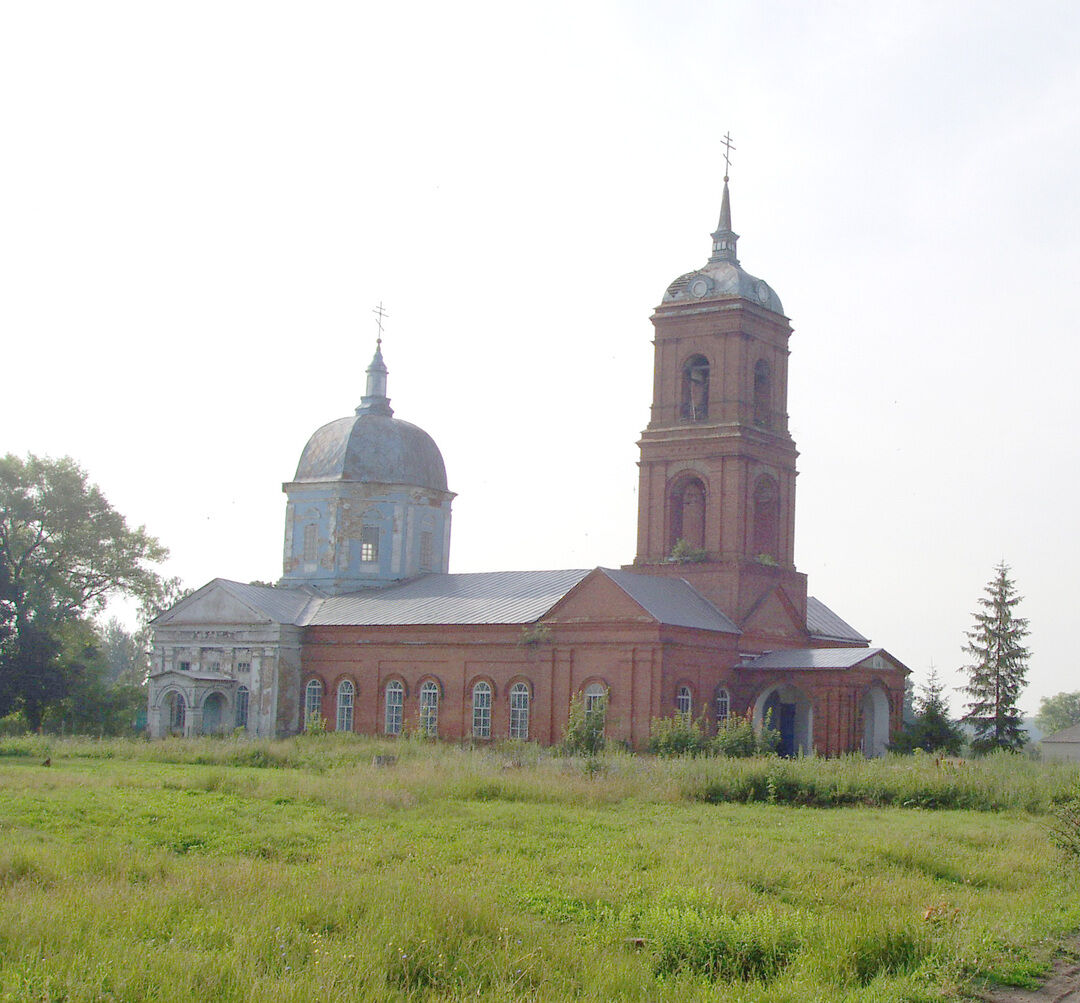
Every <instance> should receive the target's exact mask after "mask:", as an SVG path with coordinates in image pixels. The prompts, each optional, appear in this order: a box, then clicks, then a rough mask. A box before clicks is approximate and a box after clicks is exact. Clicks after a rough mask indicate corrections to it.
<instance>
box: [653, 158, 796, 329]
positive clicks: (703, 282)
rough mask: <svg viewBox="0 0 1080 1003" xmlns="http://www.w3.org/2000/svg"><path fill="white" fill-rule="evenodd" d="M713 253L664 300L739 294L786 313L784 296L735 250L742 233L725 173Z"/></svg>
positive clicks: (672, 287) (681, 278)
mask: <svg viewBox="0 0 1080 1003" xmlns="http://www.w3.org/2000/svg"><path fill="white" fill-rule="evenodd" d="M712 241H713V246H712V255H711V256H710V257H709V260H708V262H706V264H705V266H704V267H703V268H699V269H698V270H697V271H696V272H687V273H686V274H685V275H680V276H679V277H678V278H677V279H676V280H675V281H674V282H672V283H671V285H670V286H668V287H667V290H666V291H665V292H664V300H663V302H664V303H685V302H694V301H695V300H712V299H723V298H725V297H728V296H738V297H739V298H740V299H744V300H749V301H750V302H751V303H759V304H761V306H763V307H765V309H766V310H772V311H773V312H774V313H780V314H782V313H783V312H784V307H783V304H782V303H781V302H780V297H779V296H777V295H776V293H775V292H774V291H773V288H772V286H770V285H769V283H768V282H766V281H765V280H764V279H759V278H756V277H755V276H753V275H751V274H750V273H749V272H747V271H744V270H743V268H742V266H741V265H740V264H739V259H738V257H737V256H736V254H735V246H736V245H737V244H738V242H739V235H738V234H737V233H736V232H735V231H734V230H732V229H731V195H730V193H729V191H728V179H727V176H726V175H725V177H724V198H723V202H722V203H721V205H720V223H719V224H718V225H717V227H716V232H715V233H713V235H712Z"/></svg>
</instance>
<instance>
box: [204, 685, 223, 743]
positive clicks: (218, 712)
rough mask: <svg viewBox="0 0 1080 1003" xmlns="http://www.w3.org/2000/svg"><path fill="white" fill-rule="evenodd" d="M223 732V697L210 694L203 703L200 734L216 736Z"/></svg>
mask: <svg viewBox="0 0 1080 1003" xmlns="http://www.w3.org/2000/svg"><path fill="white" fill-rule="evenodd" d="M224 730H225V696H224V694H222V693H211V694H210V695H209V696H207V698H206V699H205V700H204V701H203V706H202V734H204V735H217V734H218V733H219V732H222V731H224Z"/></svg>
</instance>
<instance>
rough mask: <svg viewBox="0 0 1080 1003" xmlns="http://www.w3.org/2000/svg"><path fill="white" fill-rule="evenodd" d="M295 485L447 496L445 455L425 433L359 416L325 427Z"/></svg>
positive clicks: (302, 463)
mask: <svg viewBox="0 0 1080 1003" xmlns="http://www.w3.org/2000/svg"><path fill="white" fill-rule="evenodd" d="M294 480H297V481H360V482H363V483H372V482H373V483H378V484H406V485H409V486H411V487H420V488H430V489H432V490H435V491H446V490H447V488H446V465H445V464H444V463H443V458H442V453H440V452H439V447H438V446H436V445H435V440H434V439H432V438H431V436H430V435H428V434H427V432H425V431H424V430H423V429H422V428H417V427H416V425H412V424H410V423H409V422H407V421H402V420H401V419H400V418H391V417H389V416H388V415H385V414H357V415H351V416H350V417H348V418H338V420H337V421H332V422H330V424H329V425H323V427H322V428H320V429H319V430H318V431H317V432H316V433H315V434H314V435H313V436H312V437H311V438H310V439H309V440H308V444H307V445H306V446H305V447H304V452H303V453H302V454H301V456H300V463H299V464H298V466H297V468H296V477H295V478H294Z"/></svg>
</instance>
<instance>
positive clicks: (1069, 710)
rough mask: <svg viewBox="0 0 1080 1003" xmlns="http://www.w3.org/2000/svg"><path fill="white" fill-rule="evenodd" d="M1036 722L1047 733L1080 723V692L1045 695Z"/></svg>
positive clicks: (1050, 733)
mask: <svg viewBox="0 0 1080 1003" xmlns="http://www.w3.org/2000/svg"><path fill="white" fill-rule="evenodd" d="M1035 723H1036V724H1037V725H1038V726H1039V727H1040V728H1041V729H1042V730H1043V731H1044V732H1045V733H1046V734H1047V735H1052V734H1053V733H1054V732H1055V731H1062V730H1064V729H1065V728H1071V727H1072V726H1073V725H1074V724H1080V692H1076V693H1055V694H1054V695H1053V696H1052V697H1043V698H1042V701H1041V702H1040V704H1039V713H1038V714H1036V715H1035Z"/></svg>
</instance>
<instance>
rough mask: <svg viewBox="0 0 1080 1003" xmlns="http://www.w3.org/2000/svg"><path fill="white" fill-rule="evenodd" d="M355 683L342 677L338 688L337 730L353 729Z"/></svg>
mask: <svg viewBox="0 0 1080 1003" xmlns="http://www.w3.org/2000/svg"><path fill="white" fill-rule="evenodd" d="M355 692H356V691H355V689H354V688H353V684H352V683H351V682H350V681H349V680H348V679H342V680H341V682H340V683H338V688H337V730H338V731H352V725H353V694H354V693H355Z"/></svg>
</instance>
